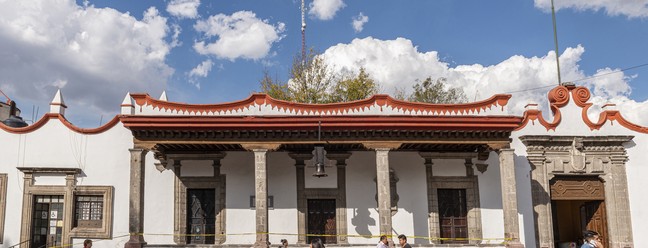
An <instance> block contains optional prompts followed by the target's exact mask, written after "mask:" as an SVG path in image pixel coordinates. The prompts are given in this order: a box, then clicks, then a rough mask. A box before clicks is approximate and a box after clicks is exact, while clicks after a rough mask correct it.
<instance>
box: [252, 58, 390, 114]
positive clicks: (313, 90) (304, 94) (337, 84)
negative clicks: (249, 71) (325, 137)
mask: <svg viewBox="0 0 648 248" xmlns="http://www.w3.org/2000/svg"><path fill="white" fill-rule="evenodd" d="M260 83H261V92H263V93H266V94H268V95H270V96H271V97H272V98H275V99H280V100H286V101H293V102H301V103H332V102H347V101H355V100H360V99H365V98H368V97H370V96H371V95H373V94H376V93H378V87H377V85H376V83H375V82H374V81H373V79H371V77H370V76H369V74H368V73H367V72H366V71H365V69H364V68H361V69H360V72H359V73H358V74H357V75H351V76H349V75H339V74H337V73H334V72H333V71H332V70H331V69H330V68H329V65H328V64H327V63H326V61H325V60H324V58H323V57H322V56H319V55H318V54H317V53H316V52H315V51H314V50H312V49H311V50H310V51H309V52H308V53H307V54H306V57H305V58H302V57H301V55H297V56H295V58H294V59H293V64H292V67H291V70H290V79H289V80H288V82H281V81H279V79H277V78H272V77H271V76H270V74H269V72H268V71H267V70H265V71H264V73H263V78H262V79H261V81H260Z"/></svg>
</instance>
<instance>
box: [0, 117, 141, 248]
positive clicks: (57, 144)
mask: <svg viewBox="0 0 648 248" xmlns="http://www.w3.org/2000/svg"><path fill="white" fill-rule="evenodd" d="M0 140H1V141H2V142H0V173H7V174H8V180H7V181H8V182H7V206H6V208H5V210H6V213H5V222H4V243H3V244H2V246H3V247H7V246H10V245H14V244H17V243H19V242H20V222H21V216H22V211H23V209H22V200H23V173H22V172H20V171H19V170H18V169H16V168H17V167H64V168H81V169H82V171H83V173H82V175H80V176H79V177H78V179H77V185H100V186H105V185H112V186H113V187H114V213H115V218H113V236H114V237H117V236H120V235H124V234H128V190H129V172H130V153H129V151H128V148H129V147H132V136H131V132H130V131H129V130H127V129H126V128H124V127H123V126H122V125H121V124H117V125H116V126H115V127H113V128H111V129H109V130H107V131H105V132H103V133H100V134H94V135H83V134H79V133H76V132H74V131H72V130H70V129H68V128H67V127H66V126H64V125H63V124H62V123H60V122H59V121H58V120H56V119H52V120H50V121H49V122H48V123H47V124H46V125H44V126H43V127H41V128H39V129H38V130H35V131H33V132H31V133H26V134H12V133H8V132H5V131H0ZM61 179H62V177H60V176H47V175H39V176H38V177H37V178H36V183H37V184H38V185H62V184H61ZM67 218H69V217H67ZM126 240H127V237H124V238H119V239H115V240H114V241H105V242H97V243H96V246H95V247H114V246H115V245H116V244H118V243H123V242H125V241H126Z"/></svg>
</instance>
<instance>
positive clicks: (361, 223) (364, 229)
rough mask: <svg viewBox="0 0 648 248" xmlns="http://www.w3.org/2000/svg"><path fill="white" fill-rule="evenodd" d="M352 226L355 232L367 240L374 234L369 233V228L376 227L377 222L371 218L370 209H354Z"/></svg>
mask: <svg viewBox="0 0 648 248" xmlns="http://www.w3.org/2000/svg"><path fill="white" fill-rule="evenodd" d="M351 224H353V226H355V231H356V233H358V235H361V236H363V237H365V238H371V236H372V234H371V231H369V226H370V225H371V226H375V225H376V220H374V219H373V218H371V216H369V209H368V208H354V209H353V217H352V218H351Z"/></svg>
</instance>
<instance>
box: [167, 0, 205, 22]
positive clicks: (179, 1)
mask: <svg viewBox="0 0 648 248" xmlns="http://www.w3.org/2000/svg"><path fill="white" fill-rule="evenodd" d="M198 6H200V0H171V1H170V2H169V5H167V8H166V10H167V12H169V14H171V15H172V16H175V17H178V18H180V19H183V18H189V19H196V18H198Z"/></svg>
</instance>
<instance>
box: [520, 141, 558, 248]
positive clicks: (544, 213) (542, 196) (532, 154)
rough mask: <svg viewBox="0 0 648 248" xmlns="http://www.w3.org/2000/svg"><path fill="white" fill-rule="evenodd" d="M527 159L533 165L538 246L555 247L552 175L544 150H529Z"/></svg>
mask: <svg viewBox="0 0 648 248" xmlns="http://www.w3.org/2000/svg"><path fill="white" fill-rule="evenodd" d="M527 159H528V160H529V165H530V166H531V200H532V203H533V217H534V218H533V221H534V227H535V238H536V246H537V247H539V248H550V247H555V245H554V238H553V221H552V220H551V216H552V213H551V196H550V195H549V192H550V186H549V181H550V180H551V178H552V176H551V175H550V174H549V173H547V168H546V166H545V162H546V158H545V155H544V151H543V150H527Z"/></svg>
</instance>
